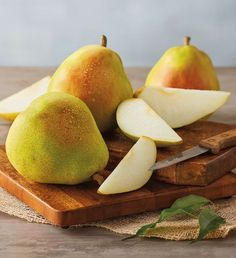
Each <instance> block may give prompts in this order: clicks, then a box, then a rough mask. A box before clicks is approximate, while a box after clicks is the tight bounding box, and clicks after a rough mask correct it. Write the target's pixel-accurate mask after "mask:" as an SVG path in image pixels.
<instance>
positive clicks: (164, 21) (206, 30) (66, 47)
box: [0, 0, 236, 66]
mask: <svg viewBox="0 0 236 258" xmlns="http://www.w3.org/2000/svg"><path fill="white" fill-rule="evenodd" d="M103 33H104V34H106V35H107V36H108V45H109V47H112V48H113V49H114V50H116V51H117V52H118V53H119V54H120V55H121V57H122V59H123V62H124V64H125V65H126V66H151V65H153V63H155V62H156V60H157V59H158V58H159V57H160V56H161V55H162V53H163V51H165V50H166V49H167V48H169V47H170V46H174V45H178V44H182V37H183V36H184V35H191V37H192V43H193V44H195V45H197V46H198V47H199V48H201V49H203V50H205V51H206V52H207V53H208V54H209V55H210V56H211V57H212V59H213V62H214V64H215V65H216V66H232V65H236V1H235V0H83V1H82V0H0V65H7V66H10V65H19V66H51V65H57V64H59V63H60V62H61V61H62V60H63V59H64V58H65V57H66V56H67V55H69V54H70V53H71V52H73V51H74V50H76V49H77V48H79V47H80V46H82V45H86V44H94V43H98V42H99V37H100V35H101V34H103Z"/></svg>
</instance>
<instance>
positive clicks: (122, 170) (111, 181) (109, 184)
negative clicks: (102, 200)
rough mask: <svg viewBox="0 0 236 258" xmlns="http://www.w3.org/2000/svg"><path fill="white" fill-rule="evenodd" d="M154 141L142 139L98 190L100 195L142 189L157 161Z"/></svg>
mask: <svg viewBox="0 0 236 258" xmlns="http://www.w3.org/2000/svg"><path fill="white" fill-rule="evenodd" d="M156 156H157V150H156V145H155V142H154V141H153V140H151V139H150V138H147V137H141V138H140V139H139V140H138V141H137V142H136V143H135V145H134V146H133V147H132V148H131V149H130V151H129V152H128V153H127V154H126V156H125V157H124V158H123V159H122V160H121V161H120V163H119V164H118V166H117V167H116V168H115V169H114V170H113V172H112V173H111V174H110V175H109V176H108V177H107V178H106V180H105V181H104V182H103V183H102V185H101V186H100V187H99V189H98V193H100V194H117V193H124V192H130V191H133V190H136V189H139V188H141V187H142V186H143V185H145V184H146V183H147V181H148V180H149V179H150V177H151V175H152V170H150V168H151V167H152V166H153V165H154V163H155V161H156Z"/></svg>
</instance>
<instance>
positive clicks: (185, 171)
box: [105, 121, 236, 186]
mask: <svg viewBox="0 0 236 258" xmlns="http://www.w3.org/2000/svg"><path fill="white" fill-rule="evenodd" d="M232 128H235V125H227V124H222V123H215V122H208V121H200V122H197V123H194V124H192V125H189V126H186V127H184V128H180V129H178V130H176V131H177V133H178V134H179V135H180V136H181V137H182V138H183V144H181V145H176V146H172V147H169V148H159V149H158V153H157V160H162V159H165V158H167V157H170V156H171V155H175V154H177V153H179V152H181V151H183V150H186V149H188V148H191V147H193V146H196V145H197V144H198V143H199V142H200V141H201V140H202V139H206V138H208V137H211V136H214V135H217V134H219V133H222V132H225V131H227V130H230V129H232ZM105 138H106V142H107V145H108V148H109V150H110V153H111V158H110V161H109V164H108V170H109V171H112V170H113V169H114V168H115V167H116V165H117V164H118V163H119V161H120V160H121V159H122V158H123V157H124V155H125V154H126V153H127V152H128V151H129V149H130V148H131V147H132V145H133V144H134V143H133V141H131V140H129V139H128V138H127V137H125V136H124V135H122V134H121V133H120V132H119V131H118V130H116V131H115V132H114V133H113V134H110V135H107V136H105ZM235 167H236V147H234V148H230V149H226V150H223V151H221V152H220V153H219V154H217V155H213V154H211V153H205V154H202V155H200V156H197V157H195V158H192V159H190V160H187V161H184V162H181V163H178V164H176V165H173V166H170V167H167V168H163V169H160V170H158V172H157V173H155V174H154V178H156V179H157V180H160V181H164V182H167V183H172V184H179V185H201V186H204V185H208V184H209V183H211V182H213V181H214V180H216V179H218V178H220V177H221V176H223V175H225V174H226V173H227V172H228V171H230V170H231V169H233V168H235Z"/></svg>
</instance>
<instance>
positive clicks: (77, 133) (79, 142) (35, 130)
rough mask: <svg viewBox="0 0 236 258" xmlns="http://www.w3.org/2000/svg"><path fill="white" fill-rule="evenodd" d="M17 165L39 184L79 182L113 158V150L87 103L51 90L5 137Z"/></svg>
mask: <svg viewBox="0 0 236 258" xmlns="http://www.w3.org/2000/svg"><path fill="white" fill-rule="evenodd" d="M6 153H7V156H8V159H9V161H10V162H11V164H12V165H13V167H14V168H15V169H16V170H17V171H18V172H19V173H20V174H22V175H23V176H25V177H26V178H28V179H30V180H33V181H35V182H39V183H53V184H69V185H73V184H78V183H82V182H84V181H87V180H89V178H90V177H91V176H92V175H93V174H94V173H95V172H96V171H99V170H102V169H103V168H104V167H105V166H106V164H107V161H108V156H109V154H108V149H107V146H106V144H105V142H104V140H103V138H102V135H101V133H100V131H99V129H98V128H97V125H96V122H95V120H94V118H93V116H92V114H91V112H90V110H89V109H88V107H87V106H86V104H85V103H84V102H83V101H81V100H79V99H78V98H76V97H73V96H71V95H69V94H66V93H62V92H54V93H46V94H44V95H42V96H40V97H39V98H37V99H36V100H34V101H33V102H32V103H31V105H30V106H29V107H28V108H27V109H26V110H25V111H23V112H22V113H20V114H19V115H18V116H17V118H16V119H15V120H14V122H13V124H12V126H11V128H10V130H9V133H8V136H7V140H6Z"/></svg>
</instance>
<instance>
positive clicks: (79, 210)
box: [0, 122, 236, 226]
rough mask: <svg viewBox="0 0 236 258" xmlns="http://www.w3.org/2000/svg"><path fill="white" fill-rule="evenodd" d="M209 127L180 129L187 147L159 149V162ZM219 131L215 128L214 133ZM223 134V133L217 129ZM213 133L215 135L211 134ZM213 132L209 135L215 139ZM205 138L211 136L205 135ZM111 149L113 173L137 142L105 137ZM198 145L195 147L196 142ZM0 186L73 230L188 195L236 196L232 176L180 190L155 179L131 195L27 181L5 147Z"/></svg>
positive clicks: (86, 186) (91, 185)
mask: <svg viewBox="0 0 236 258" xmlns="http://www.w3.org/2000/svg"><path fill="white" fill-rule="evenodd" d="M209 123H210V122H200V123H196V124H195V125H191V126H189V127H186V128H185V129H182V130H181V131H180V130H179V133H180V134H181V135H182V136H183V138H184V140H185V143H184V144H183V145H182V148H181V147H180V146H178V147H177V146H176V147H171V148H168V149H160V150H159V158H160V159H161V158H163V157H166V156H168V155H169V154H170V153H174V152H176V151H179V150H180V149H185V148H186V147H189V146H191V144H190V143H189V142H188V139H190V138H193V139H194V140H191V141H192V142H193V141H195V138H196V137H197V134H198V133H199V130H200V129H201V130H203V129H204V130H206V128H207V127H209ZM210 124H211V128H212V130H213V128H216V127H217V128H221V129H219V132H220V131H222V130H223V128H224V129H226V130H227V129H229V127H230V126H226V125H222V124H216V123H210ZM214 130H215V129H214ZM217 130H218V129H217ZM211 133H212V132H211ZM211 133H210V134H211ZM204 135H207V137H208V135H209V133H206V132H205V131H204ZM105 138H106V141H107V144H108V146H109V149H110V157H111V158H110V161H109V165H108V167H107V169H111V168H112V167H113V166H114V165H115V163H117V161H118V159H121V158H122V157H123V156H124V154H125V152H127V151H128V150H129V149H130V148H131V146H132V144H133V142H131V141H129V140H127V138H125V137H123V136H121V135H120V134H118V132H116V133H115V134H113V135H112V136H111V135H106V137H105ZM192 144H193V143H192ZM0 186H1V187H3V188H5V189H6V190H7V191H8V192H10V193H11V194H13V195H15V196H16V197H17V198H18V199H20V200H21V201H23V202H25V203H26V204H28V205H29V206H30V207H32V208H33V209H34V210H36V211H37V212H39V213H40V214H42V215H43V216H44V217H46V218H47V219H48V220H49V221H51V222H52V223H53V224H55V225H60V226H69V225H74V224H80V223H88V222H92V221H97V220H102V219H107V218H112V217H118V216H123V215H129V214H135V213H140V212H144V211H153V210H157V209H162V208H165V207H168V206H170V205H171V204H172V202H173V201H174V200H175V199H177V198H179V197H181V196H184V195H188V194H199V195H202V196H205V197H207V198H210V199H212V200H214V199H218V198H223V197H229V196H232V195H234V194H236V175H234V174H233V173H227V174H226V175H224V176H223V177H221V178H220V179H218V180H216V181H214V182H213V183H211V184H209V185H208V186H180V185H172V184H168V183H164V182H159V181H157V180H155V179H154V178H153V179H151V180H150V181H149V182H148V183H147V184H146V185H145V186H144V187H143V188H141V189H139V190H137V191H133V192H130V193H124V194H118V195H113V196H102V195H99V194H97V192H96V191H97V189H98V185H97V184H96V183H95V182H89V183H84V184H80V185H76V186H65V185H50V184H38V183H34V182H31V181H28V180H26V179H25V178H24V177H22V176H21V175H20V174H19V173H17V171H16V170H15V169H14V168H13V167H12V166H11V164H10V163H9V161H8V159H7V156H6V153H5V151H4V146H2V147H1V148H0Z"/></svg>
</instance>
